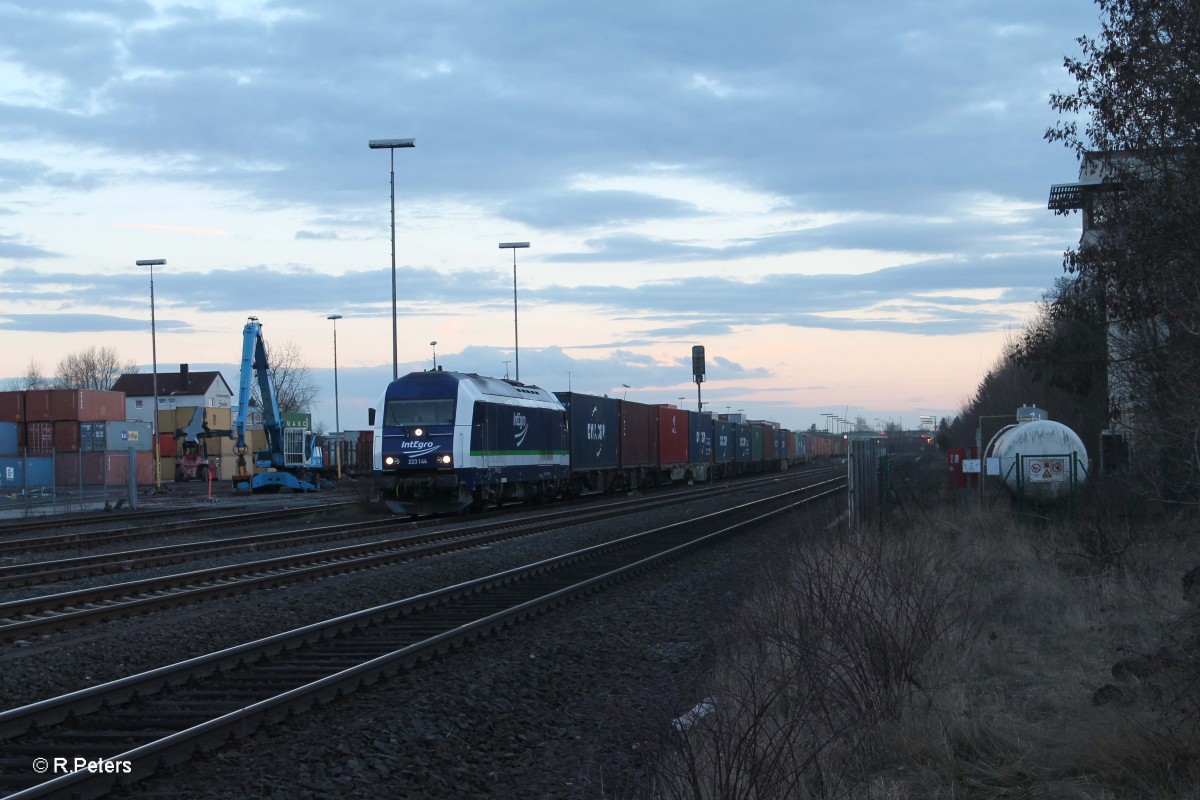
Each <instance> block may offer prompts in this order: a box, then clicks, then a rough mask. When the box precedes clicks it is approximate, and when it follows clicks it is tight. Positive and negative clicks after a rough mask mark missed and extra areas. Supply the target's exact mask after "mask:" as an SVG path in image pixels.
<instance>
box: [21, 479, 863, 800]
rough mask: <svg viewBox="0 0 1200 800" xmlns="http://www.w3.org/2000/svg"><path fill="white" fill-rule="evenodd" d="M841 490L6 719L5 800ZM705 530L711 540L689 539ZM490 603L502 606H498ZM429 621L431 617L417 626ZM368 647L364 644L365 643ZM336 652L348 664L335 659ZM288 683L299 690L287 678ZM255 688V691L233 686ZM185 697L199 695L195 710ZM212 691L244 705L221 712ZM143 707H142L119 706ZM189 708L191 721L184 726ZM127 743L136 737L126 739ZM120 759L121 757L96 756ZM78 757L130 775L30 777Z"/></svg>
mask: <svg viewBox="0 0 1200 800" xmlns="http://www.w3.org/2000/svg"><path fill="white" fill-rule="evenodd" d="M844 488H845V484H844V481H843V482H842V483H841V485H840V486H838V487H834V488H829V489H827V490H826V491H825V492H822V493H820V494H817V495H814V496H810V497H806V498H803V499H795V498H790V497H788V498H787V499H786V500H784V501H783V502H779V497H771V498H763V499H759V500H755V501H753V502H751V503H747V504H743V505H740V506H737V507H735V508H732V509H727V510H724V511H721V512H717V513H715V514H709V515H705V516H703V517H698V518H694V519H689V520H686V521H685V522H681V523H675V524H673V525H668V526H665V527H662V528H656V529H653V530H650V531H646V532H643V533H638V534H632V535H630V536H626V537H623V538H622V539H619V540H617V541H614V542H608V543H604V544H599V545H594V546H592V547H588V548H584V549H582V550H579V551H575V552H572V553H567V554H564V555H561V556H557V557H554V558H550V559H546V560H544V561H540V562H536V563H534V564H531V565H527V566H525V567H518V568H515V569H511V570H506V571H504V572H500V573H497V574H495V575H491V576H487V577H484V578H479V579H476V580H472V581H467V582H464V583H460V584H457V585H454V586H450V587H446V588H444V589H440V590H437V591H433V592H428V593H426V594H422V595H418V596H416V597H412V598H407V599H404V600H399V601H394V602H391V603H386V604H383V605H380V606H376V607H374V608H371V609H366V610H363V611H360V612H355V613H353V614H347V615H343V616H341V617H337V618H334V619H331V620H327V621H325V622H321V623H316V624H313V625H308V626H305V627H303V628H298V629H295V630H292V631H288V632H285V633H281V634H276V635H275V636H271V637H266V638H264V639H260V640H257V641H255V642H250V643H246V644H243V645H238V646H236V647H232V648H227V649H225V650H221V651H218V652H215V653H210V654H208V655H205V656H200V657H197V658H192V659H188V660H187V661H183V662H180V663H178V664H173V665H169V666H165V667H161V668H158V669H155V670H150V671H147V672H145V673H141V674H139V675H135V676H130V677H128V678H122V679H119V680H116V681H112V682H110V683H106V684H102V685H99V686H94V687H89V688H87V689H83V690H80V691H78V692H72V693H70V694H67V695H62V696H60V697H56V698H51V699H48V700H44V701H40V702H38V703H33V704H30V705H27V706H23V707H21V708H17V709H12V710H10V711H5V712H3V713H0V739H6V740H9V741H6V744H5V753H6V755H5V757H4V759H3V773H2V778H3V783H2V784H0V785H4V786H8V787H13V788H17V791H16V793H15V794H12V795H11V796H10V800H26V799H27V798H35V797H39V798H40V797H47V796H62V795H65V794H70V795H71V796H73V797H94V796H97V795H99V794H103V793H105V792H107V791H109V790H111V789H113V788H116V787H117V786H118V785H122V784H123V785H125V786H128V785H131V784H132V783H135V782H137V781H138V780H141V779H144V778H145V777H147V776H148V775H150V774H152V773H154V772H155V771H156V770H157V769H159V768H160V767H161V766H163V765H170V764H178V763H181V762H183V761H186V760H187V759H189V758H190V757H191V756H192V755H193V754H194V753H196V752H197V751H200V750H208V749H213V748H216V747H219V746H221V745H222V744H223V743H224V742H225V741H226V740H227V739H228V738H229V737H230V736H232V735H237V736H239V737H241V736H245V735H247V734H249V733H250V732H252V731H253V730H254V729H255V728H257V727H258V726H259V725H260V724H262V723H264V722H276V721H280V720H282V719H285V718H286V717H287V716H289V715H291V714H294V713H297V712H302V711H304V710H307V709H309V708H310V707H312V706H313V705H315V704H317V703H323V702H328V701H329V700H332V699H334V698H336V697H337V696H339V695H341V694H343V693H346V692H348V691H353V690H356V689H358V688H361V687H364V686H369V685H371V684H373V683H375V682H376V681H377V680H378V679H379V678H381V677H384V676H386V675H389V674H392V673H394V672H395V671H397V670H399V669H402V668H407V667H411V666H413V665H415V664H418V663H420V662H422V661H425V660H429V659H431V658H433V657H434V656H436V655H439V654H442V653H445V652H447V651H449V650H451V649H453V648H456V647H459V646H462V645H463V644H465V643H467V642H469V641H472V640H474V639H476V638H478V637H480V636H483V635H486V634H488V633H490V632H493V631H496V630H500V629H503V628H505V627H508V626H511V625H513V624H516V623H518V622H520V621H522V620H525V619H528V618H531V617H534V616H537V615H538V614H541V613H543V612H545V611H547V610H550V609H552V608H554V607H556V606H558V605H561V604H563V603H566V602H569V601H570V600H572V599H575V598H578V597H581V596H584V595H587V594H590V593H592V592H595V591H598V590H599V589H601V588H603V587H605V586H608V585H611V584H613V583H616V582H618V581H623V580H627V579H629V578H632V577H634V576H636V575H640V574H642V573H644V572H646V571H648V570H650V569H653V568H655V567H656V566H659V565H661V564H664V563H666V562H667V561H671V560H674V559H677V558H679V557H682V556H684V555H686V554H687V553H690V552H692V551H693V550H694V549H696V548H698V547H701V546H703V545H705V544H707V543H711V542H714V541H716V540H718V539H720V538H723V537H725V536H728V535H731V534H733V533H735V532H738V531H741V530H744V529H745V528H747V527H748V526H751V525H753V524H755V523H757V522H761V521H763V520H765V519H767V518H769V517H773V516H775V515H778V514H780V513H783V512H785V511H788V510H791V509H794V508H796V507H798V506H800V505H804V504H806V503H811V502H814V501H816V500H819V499H821V498H822V497H826V496H829V495H831V494H834V493H837V492H840V491H843V490H844ZM796 491H798V490H792V491H790V492H788V493H785V495H782V496H781V497H787V495H790V494H794V493H796ZM714 527H715V530H714V529H713V528H714ZM696 528H702V530H700V531H699V532H696V533H693V532H692V531H693V530H694V529H696ZM514 593H515V594H517V595H518V596H517V597H516V598H515V599H513V598H506V597H504V596H507V595H510V594H514ZM493 594H499V595H504V596H501V597H497V598H496V599H495V600H493V599H492V598H491V596H492V595H493ZM422 612H424V613H426V614H428V615H430V616H431V617H433V619H430V620H427V621H426V620H421V619H419V617H420V615H421V614H422ZM439 614H440V616H441V619H440V620H438V619H437V617H438V616H439ZM435 623H436V624H435ZM363 639H365V640H366V641H365V642H364V641H360V640H363ZM370 644H374V645H375V648H374V649H371V648H370V647H369V646H368V645H370ZM339 646H342V647H345V648H347V649H349V650H350V651H352V655H349V656H344V657H341V658H338V657H336V656H337V650H338V647H339ZM368 650H370V652H367V651H368ZM314 651H315V652H314ZM289 659H290V661H289ZM305 659H307V661H306V660H305ZM289 664H291V665H292V666H290V667H289V666H288V665H289ZM318 665H319V666H318ZM256 668H257V672H256V671H255V670H256ZM319 673H320V674H319ZM264 675H265V676H266V678H265V679H264V677H263V676H264ZM289 675H292V676H296V677H298V678H299V680H296V679H295V678H293V679H291V680H289V679H288V676H289ZM247 681H250V682H253V683H254V684H255V685H258V686H260V688H259V689H257V690H253V691H252V690H250V689H244V688H243V689H242V690H238V689H237V688H236V687H238V686H242V687H244V686H245V685H246V683H247ZM264 681H265V683H264ZM212 683H216V686H213V685H211V684H212ZM277 684H281V685H277ZM189 693H192V694H193V696H195V697H198V698H202V699H201V700H197V701H189V700H188V694H189ZM213 694H216V695H220V696H226V697H228V696H234V697H235V698H236V699H234V700H232V701H229V702H226V703H224V704H221V703H213V702H211V697H210V696H211V695H213ZM135 698H136V701H137V702H138V703H139V704H140V705H141V706H142V708H140V709H138V710H136V711H132V712H131V711H122V710H121V707H122V706H124V705H126V704H127V703H129V702H131V701H132V700H134V699H135ZM146 706H151V707H150V708H147V707H146ZM155 706H157V708H155ZM98 712H99V713H98ZM185 712H188V713H190V714H192V715H196V716H192V717H191V718H190V719H189V718H188V713H185ZM98 717H99V719H98ZM146 719H160V720H167V719H173V720H174V721H175V727H176V728H177V729H176V730H162V731H157V732H146V731H145V729H144V727H145V724H144V720H146ZM131 721H132V722H133V723H134V724H141V725H142V726H143V727H142V729H141V732H140V734H139V733H138V732H137V731H130V730H126V729H127V728H128V726H129V723H130V722H131ZM160 727H163V726H160ZM64 728H65V729H66V730H65V731H64V730H63V729H64ZM26 733H28V734H29V735H28V736H26V735H25V734H26ZM89 736H90V739H89ZM56 737H58V741H57V742H56V741H55V738H56ZM114 737H117V738H115V739H114ZM122 738H128V739H131V740H134V741H130V742H129V743H123V742H122V741H121V739H122ZM13 739H18V740H28V739H33V741H17V742H14V741H12V740H13ZM114 742H115V743H114ZM123 748H129V749H123ZM114 750H117V751H118V752H116V753H115V754H113V755H101V752H102V751H103V752H107V753H113V751H114ZM82 751H86V752H88V753H90V754H93V755H94V760H95V761H96V763H98V764H113V765H117V764H123V763H128V764H129V767H130V772H129V773H127V774H126V773H119V772H104V771H98V772H92V771H88V770H87V769H82V770H76V771H74V772H71V773H69V774H66V775H60V776H58V777H52V778H51V779H50V780H47V781H45V782H41V783H34V785H30V784H31V779H33V780H37V776H35V775H32V774H31V773H32V768H31V764H32V761H33V755H32V754H33V753H41V754H43V757H50V758H53V757H54V756H55V755H59V754H69V753H79V752H82ZM63 757H66V756H63ZM14 773H15V774H14Z"/></svg>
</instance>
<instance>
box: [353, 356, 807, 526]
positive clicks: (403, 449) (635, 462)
mask: <svg viewBox="0 0 1200 800" xmlns="http://www.w3.org/2000/svg"><path fill="white" fill-rule="evenodd" d="M370 421H371V425H372V432H371V433H372V437H371V438H370V439H369V440H368V441H369V442H370V443H371V448H372V468H373V472H374V475H375V482H376V486H377V488H378V490H379V492H380V496H381V499H384V500H385V501H386V502H387V503H388V505H389V506H390V507H392V508H393V510H395V511H397V512H398V513H410V514H418V513H445V512H448V511H460V510H465V509H467V508H471V507H475V508H483V507H486V506H488V505H491V504H498V503H502V502H505V501H508V500H519V499H525V500H528V499H533V500H540V499H549V498H553V497H556V496H559V495H564V496H577V495H580V494H584V493H592V492H601V493H605V492H616V491H631V490H635V489H640V488H643V487H650V486H658V485H663V484H668V483H672V482H689V483H690V482H693V481H705V480H711V479H712V478H714V477H717V478H722V477H729V476H736V475H749V474H755V473H761V472H766V471H769V470H779V469H786V468H787V467H788V465H789V464H791V463H796V461H797V460H798V459H800V458H802V456H801V455H800V454H801V453H804V452H806V451H807V449H808V448H807V443H805V442H803V441H801V439H800V438H799V437H798V436H795V435H793V433H792V432H791V431H788V430H786V429H783V428H781V427H780V426H779V425H778V423H774V422H769V421H761V420H760V421H756V422H747V421H745V420H744V419H743V418H742V417H741V415H721V416H717V415H714V414H711V413H702V412H695V411H687V410H684V409H680V408H678V407H676V406H673V405H669V404H664V405H646V404H643V403H637V402H633V401H629V400H625V399H616V398H609V397H599V396H595V395H588V394H581V393H579V392H557V393H554V394H551V393H549V392H546V391H545V390H543V389H540V388H539V387H536V386H527V385H525V384H521V383H517V382H515V381H508V380H500V379H496V378H486V377H482V376H479V375H471V374H465V373H454V372H444V371H441V370H435V371H431V372H414V373H410V374H408V375H405V376H403V377H402V378H400V379H398V380H396V381H393V382H392V383H391V384H389V385H388V387H387V389H386V390H385V392H384V395H383V397H382V398H381V399H380V408H379V409H371V412H370ZM361 443H362V440H361V439H360V440H359V444H360V445H361ZM341 446H342V447H343V448H345V452H346V455H347V457H348V458H347V460H348V461H351V460H353V456H352V455H351V453H350V452H349V448H347V443H346V442H344V441H343V442H342V443H341Z"/></svg>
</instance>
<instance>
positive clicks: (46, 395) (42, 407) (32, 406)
mask: <svg viewBox="0 0 1200 800" xmlns="http://www.w3.org/2000/svg"><path fill="white" fill-rule="evenodd" d="M53 419H54V417H52V416H50V390H49V389H30V390H29V391H27V392H26V393H25V421H26V422H50V421H51V420H53Z"/></svg>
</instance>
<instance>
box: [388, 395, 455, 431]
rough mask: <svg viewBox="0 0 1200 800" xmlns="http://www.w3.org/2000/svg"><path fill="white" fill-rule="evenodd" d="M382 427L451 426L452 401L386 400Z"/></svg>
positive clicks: (452, 420)
mask: <svg viewBox="0 0 1200 800" xmlns="http://www.w3.org/2000/svg"><path fill="white" fill-rule="evenodd" d="M383 424H384V425H418V424H420V425H430V424H435V425H453V424H454V401H453V400H388V402H387V408H386V409H385V410H384V414H383Z"/></svg>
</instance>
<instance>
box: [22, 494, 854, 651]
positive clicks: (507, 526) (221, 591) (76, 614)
mask: <svg viewBox="0 0 1200 800" xmlns="http://www.w3.org/2000/svg"><path fill="white" fill-rule="evenodd" d="M830 480H834V481H836V480H839V479H837V478H834V479H830ZM771 482H775V481H771ZM828 482H829V480H827V481H825V482H824V483H828ZM824 483H818V484H813V485H809V486H805V487H802V488H801V489H800V490H799V491H808V490H811V489H813V488H814V487H820V486H823V485H824ZM743 488H745V487H743ZM751 488H753V487H751ZM730 490H731V489H730V488H726V487H721V488H720V489H719V490H718V492H719V493H724V492H727V491H730ZM694 499H696V498H695V496H693V495H683V496H681V495H673V496H671V497H669V498H649V499H642V500H638V501H626V502H625V503H622V504H620V505H608V506H604V507H601V508H588V509H585V510H584V511H583V513H582V514H581V513H580V511H579V509H572V510H567V511H559V512H552V513H548V514H544V515H540V516H537V517H533V518H526V519H519V520H514V519H509V520H499V521H494V522H489V523H485V524H483V525H480V526H472V527H462V528H452V529H449V530H444V531H435V532H430V533H424V534H412V535H407V536H402V537H398V538H392V539H385V540H382V541H375V542H368V543H364V544H355V545H344V546H341V547H335V548H329V549H325V550H318V551H313V552H309V553H299V554H293V555H285V556H276V557H273V558H267V559H259V560H256V561H249V562H242V563H240V564H236V565H230V566H220V567H210V568H207V569H199V570H192V571H190V572H183V573H175V574H171V575H166V576H160V577H155V578H145V579H141V580H134V581H127V582H123V583H117V584H110V585H108V586H101V587H89V588H85V589H77V590H74V591H68V592H59V593H56V594H49V595H40V596H37V597H31V598H26V599H21V600H11V601H8V602H5V603H0V640H13V639H22V638H27V637H30V636H34V635H39V634H47V633H50V632H53V631H57V630H62V629H65V628H69V627H74V626H77V625H82V624H87V623H92V622H97V621H103V620H108V619H115V618H120V617H126V616H132V615H134V614H143V613H148V612H151V611H158V610H162V609H166V608H172V607H175V606H179V605H184V604H189V603H194V602H198V601H201V600H209V599H215V598H220V597H227V596H231V595H236V594H243V593H246V592H250V591H255V590H260V589H265V588H271V587H275V586H280V585H284V584H288V583H294V582H298V581H301V580H308V579H314V578H321V577H327V576H330V575H334V574H338V573H344V572H352V571H357V570H360V569H366V568H370V567H378V566H384V565H387V564H393V563H398V562H402V561H409V560H414V559H417V558H425V557H428V556H432V555H438V554H442V553H447V552H451V551H453V550H461V549H466V548H470V547H477V546H480V545H483V544H490V543H493V542H497V541H503V540H506V539H513V538H519V537H523V536H529V535H532V534H534V533H540V532H543V531H546V530H551V529H554V528H557V527H561V526H563V525H571V524H579V523H581V522H584V521H587V520H592V519H597V518H608V517H613V516H616V515H627V514H634V513H641V512H643V511H646V510H648V509H649V508H653V507H657V506H658V505H663V504H668V503H671V502H674V503H679V502H690V501H692V500H694Z"/></svg>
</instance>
